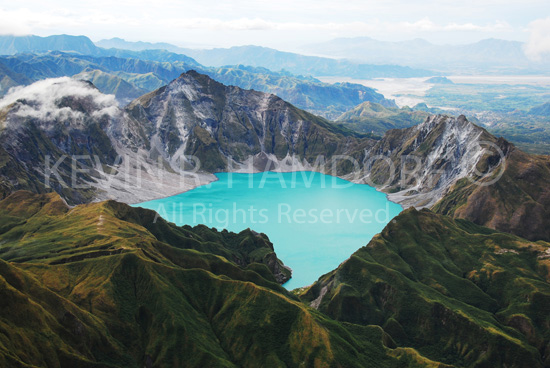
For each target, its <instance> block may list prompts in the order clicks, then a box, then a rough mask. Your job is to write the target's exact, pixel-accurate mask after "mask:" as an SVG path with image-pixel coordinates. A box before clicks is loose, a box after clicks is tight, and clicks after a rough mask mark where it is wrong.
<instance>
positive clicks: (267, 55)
mask: <svg viewBox="0 0 550 368" xmlns="http://www.w3.org/2000/svg"><path fill="white" fill-rule="evenodd" d="M98 44H100V45H101V44H102V45H113V46H114V45H116V46H117V48H109V49H105V48H101V47H98V46H96V45H95V44H93V43H92V41H91V40H90V39H89V38H87V37H85V36H68V35H60V36H49V37H39V36H0V55H13V54H17V53H21V52H46V51H65V52H74V53H78V54H82V55H93V56H116V57H122V58H139V59H143V60H154V61H174V60H170V59H168V57H169V56H170V54H171V55H182V54H185V55H187V56H190V57H192V58H195V59H197V60H198V61H199V62H200V63H201V64H203V65H205V66H213V67H218V66H225V65H237V64H242V65H248V66H256V67H264V68H267V69H271V70H273V71H280V70H283V69H285V70H287V71H289V72H290V73H293V74H306V75H313V76H348V77H353V78H374V77H423V76H431V75H433V73H432V72H430V71H426V70H417V69H412V68H409V67H406V66H397V65H368V64H361V63H355V62H350V61H347V60H334V59H331V58H320V57H311V56H303V55H298V54H293V53H288V52H282V51H278V50H274V49H269V48H265V47H258V46H242V47H232V48H229V49H212V50H201V49H183V48H178V47H172V46H171V45H167V44H147V43H134V42H126V41H124V40H121V39H115V40H103V41H100V42H99V43H98ZM147 46H151V47H160V48H161V49H158V50H154V55H155V56H154V57H153V58H151V56H148V55H147V53H148V52H149V51H153V50H150V49H144V47H147ZM162 46H168V48H169V49H170V50H172V51H173V52H169V51H170V50H168V51H166V50H165V49H163V48H162ZM160 50H165V51H164V52H165V53H166V54H167V55H165V56H164V59H163V60H159V59H158V53H159V52H160ZM180 58H181V56H180ZM178 61H186V62H188V63H189V62H190V60H178Z"/></svg>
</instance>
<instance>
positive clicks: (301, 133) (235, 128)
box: [127, 71, 361, 171]
mask: <svg viewBox="0 0 550 368" xmlns="http://www.w3.org/2000/svg"><path fill="white" fill-rule="evenodd" d="M127 110H128V112H129V114H130V115H131V116H132V117H134V118H135V119H136V120H138V121H140V123H141V124H142V125H143V126H144V127H145V130H146V131H147V132H148V138H149V140H150V141H151V143H152V147H153V149H156V150H157V151H158V152H159V154H161V155H162V156H163V157H165V158H166V159H167V160H168V161H170V162H171V163H172V164H174V165H177V164H178V162H177V160H181V159H182V157H183V158H185V157H186V156H190V155H192V156H195V157H197V158H198V159H199V160H200V161H201V167H202V168H203V169H204V170H207V171H216V170H224V169H226V168H227V166H228V164H231V163H234V164H236V165H237V166H239V165H243V164H244V163H245V162H246V161H247V160H248V159H250V158H254V159H256V162H255V165H254V166H255V167H254V168H255V169H257V170H265V169H266V167H265V166H264V167H262V166H263V165H265V164H266V160H271V161H272V164H273V165H274V166H276V167H279V166H281V165H284V163H281V162H282V161H285V162H288V161H290V162H292V160H294V159H295V158H296V159H298V160H299V161H300V162H301V163H303V164H305V165H307V164H308V163H313V162H314V161H315V159H316V158H317V156H320V155H323V156H326V157H328V158H330V157H331V156H332V155H334V154H346V153H349V154H352V153H355V151H356V148H357V147H358V146H359V145H360V144H361V140H360V139H359V135H358V134H356V133H353V132H351V131H349V130H345V129H340V128H338V127H336V126H333V125H331V124H330V123H329V122H328V121H326V120H324V119H322V118H319V117H317V116H314V115H311V114H309V113H307V112H304V111H302V110H299V109H297V108H295V107H294V106H292V105H290V104H289V103H287V102H285V101H283V100H281V99H280V98H278V97H276V96H274V95H271V94H266V93H262V92H256V91H253V90H243V89H240V88H238V87H234V86H224V85H223V84H220V83H218V82H215V81H214V80H212V79H210V78H209V77H207V76H204V75H201V74H198V73H196V72H193V71H191V72H188V73H186V74H182V75H181V76H180V77H179V78H178V79H176V80H174V81H173V82H172V83H170V84H169V85H167V86H166V87H163V88H161V89H159V90H157V91H155V92H152V93H150V94H147V95H145V96H143V97H141V98H139V99H137V100H135V101H134V102H133V103H132V104H130V106H128V108H127ZM303 160H305V161H303ZM229 161H234V162H229ZM189 163H190V162H189ZM190 164H191V163H190ZM274 166H272V167H271V168H272V169H273V168H274Z"/></svg>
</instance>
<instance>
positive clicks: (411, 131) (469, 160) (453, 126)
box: [366, 115, 500, 207]
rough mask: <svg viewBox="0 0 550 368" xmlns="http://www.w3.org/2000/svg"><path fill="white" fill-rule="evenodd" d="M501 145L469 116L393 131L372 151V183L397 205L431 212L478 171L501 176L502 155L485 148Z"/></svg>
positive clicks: (438, 119)
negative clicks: (497, 172)
mask: <svg viewBox="0 0 550 368" xmlns="http://www.w3.org/2000/svg"><path fill="white" fill-rule="evenodd" d="M496 141H497V139H496V138H495V137H493V136H491V135H490V134H489V133H488V132H487V131H485V130H484V129H482V128H480V127H478V126H476V125H474V124H472V123H470V122H469V121H468V120H467V119H466V118H465V117H464V116H460V117H458V118H452V117H448V116H444V115H434V116H430V117H429V118H427V119H426V121H425V122H423V123H422V124H419V125H416V126H414V127H411V128H407V129H400V130H397V129H396V130H390V131H388V132H387V133H386V135H385V136H384V138H383V139H382V140H380V141H379V142H377V143H376V145H375V146H374V147H372V148H371V149H369V151H368V154H367V157H373V158H372V159H371V161H370V162H369V163H368V164H367V168H366V169H367V172H368V174H369V181H370V182H372V183H374V184H376V185H377V186H378V187H379V188H380V189H381V190H383V191H385V192H387V193H389V198H390V199H391V200H393V201H397V202H401V203H404V204H405V205H414V206H417V207H430V206H432V205H434V204H435V203H436V202H437V201H438V200H439V199H440V198H442V197H443V195H445V194H446V192H447V191H448V189H449V187H450V186H451V185H453V184H454V183H455V182H456V181H457V180H459V179H462V178H472V180H474V176H475V170H476V167H478V166H485V168H486V170H491V172H492V171H494V170H496V167H495V165H498V164H499V162H500V161H499V159H500V157H499V156H498V152H494V151H490V148H491V147H490V146H489V147H487V146H486V143H484V142H489V143H494V142H496ZM486 148H488V149H489V150H485V149H486ZM487 175H488V173H487ZM466 180H467V179H466Z"/></svg>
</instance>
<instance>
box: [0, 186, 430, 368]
mask: <svg viewBox="0 0 550 368" xmlns="http://www.w3.org/2000/svg"><path fill="white" fill-rule="evenodd" d="M0 208H1V211H0V239H2V252H1V253H0V258H1V259H0V296H1V298H0V305H1V307H2V310H3V311H5V313H2V314H1V315H0V336H2V339H1V340H0V364H1V365H2V366H3V367H8V366H10V367H11V366H18V367H19V366H52V367H147V368H150V367H157V366H186V367H267V366H269V367H299V366H304V365H305V366H332V367H365V366H369V365H374V366H376V367H405V366H407V367H436V366H437V365H436V364H435V363H433V362H430V361H429V360H427V359H425V358H423V357H421V356H419V355H418V353H416V352H415V351H413V350H410V349H399V348H398V349H392V348H390V347H387V346H386V345H385V344H387V345H391V340H389V339H387V335H386V334H385V333H384V332H383V331H382V329H380V328H379V327H376V326H353V325H349V324H346V323H337V322H334V321H332V320H330V319H329V318H327V317H326V316H324V315H322V314H320V313H318V312H316V311H314V310H313V309H311V308H308V307H306V306H305V305H303V304H302V303H300V302H299V301H297V300H296V298H295V297H294V296H292V295H291V294H289V293H288V292H287V291H286V290H285V289H284V288H282V287H281V286H279V285H278V284H277V283H276V282H275V278H274V276H273V274H272V272H271V271H270V267H271V265H272V264H273V262H272V261H274V262H275V264H277V262H279V261H278V260H277V258H276V256H275V255H274V253H273V249H272V248H271V247H270V243H269V241H268V240H267V238H266V237H265V236H264V235H261V234H256V233H253V232H252V231H244V232H242V233H240V234H233V233H228V232H221V233H220V232H217V231H215V230H211V229H207V228H205V227H196V228H190V227H182V228H178V227H176V226H174V225H171V224H168V223H166V222H164V221H162V220H160V222H157V223H156V224H153V223H152V219H153V217H154V216H155V214H154V213H153V212H151V211H147V210H143V209H139V208H138V209H134V208H130V207H128V206H127V205H123V204H120V203H116V202H113V201H108V202H102V203H96V204H91V205H82V206H77V207H74V208H69V207H68V206H66V205H65V203H64V202H63V201H62V200H61V199H60V198H59V197H57V196H56V195H35V194H31V193H28V192H17V193H15V194H13V195H12V196H10V197H8V198H7V199H5V200H4V201H2V202H0ZM146 225H149V227H146ZM161 234H162V235H161ZM226 257H227V258H226ZM234 257H236V258H234ZM239 260H240V261H239ZM278 264H280V263H278ZM8 311H9V312H8Z"/></svg>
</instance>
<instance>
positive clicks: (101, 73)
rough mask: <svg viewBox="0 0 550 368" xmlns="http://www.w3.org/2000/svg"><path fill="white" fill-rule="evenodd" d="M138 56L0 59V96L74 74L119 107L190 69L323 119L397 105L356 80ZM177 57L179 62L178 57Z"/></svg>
mask: <svg viewBox="0 0 550 368" xmlns="http://www.w3.org/2000/svg"><path fill="white" fill-rule="evenodd" d="M161 55H165V56H168V57H169V59H171V60H174V61H171V62H161V61H158V60H159V59H162V58H161ZM140 56H141V57H142V58H144V59H137V58H120V57H115V56H90V55H80V54H74V53H65V52H60V51H52V52H47V53H44V54H39V55H35V54H17V55H13V56H4V57H0V87H1V88H0V95H2V94H5V93H6V92H7V91H8V89H9V88H10V87H13V86H17V85H27V84H30V83H31V82H33V81H38V80H41V79H44V78H56V77H63V76H72V77H75V78H78V79H83V78H89V80H90V81H92V82H94V84H95V85H96V87H98V88H99V89H100V90H101V91H102V92H104V93H112V94H114V95H115V96H116V97H117V99H118V100H119V102H120V103H121V104H122V105H126V104H127V103H129V102H130V101H131V100H133V99H134V98H136V97H138V96H140V95H142V94H144V93H145V92H150V91H153V90H155V89H157V88H160V87H162V86H163V85H166V84H168V83H169V82H170V81H172V80H173V79H175V78H177V77H178V76H179V75H180V74H181V73H184V72H186V71H188V70H191V69H193V70H197V71H200V72H202V73H205V74H208V75H209V76H211V77H212V78H214V79H216V80H218V81H220V82H223V83H225V84H229V85H237V86H239V87H242V88H246V89H255V90H259V91H263V92H269V93H274V94H277V95H278V96H280V97H282V98H284V99H286V100H287V101H289V102H291V103H293V104H295V105H296V106H298V107H300V108H303V109H307V110H308V111H310V112H313V113H316V114H318V115H321V116H324V117H327V118H336V117H337V116H339V115H340V114H342V113H343V112H345V111H347V110H349V109H351V108H353V107H354V106H356V105H358V104H360V103H362V102H365V101H373V102H377V103H381V104H383V105H385V106H388V107H392V106H395V103H394V102H393V101H390V100H387V99H385V98H384V96H383V95H381V94H379V93H377V92H375V91H374V90H373V89H372V88H369V87H365V86H363V85H360V84H351V83H336V84H328V83H323V82H321V81H319V80H317V79H315V78H312V77H301V76H294V75H292V74H290V73H288V72H287V73H276V72H272V71H270V70H268V69H265V68H254V67H246V66H242V65H237V66H234V67H221V68H206V67H203V66H201V65H200V64H198V63H197V62H195V61H194V60H193V59H190V58H187V57H186V56H183V55H178V54H170V53H168V52H155V51H141V52H140ZM178 57H179V58H180V59H181V60H177V58H178ZM148 59H157V60H148Z"/></svg>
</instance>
